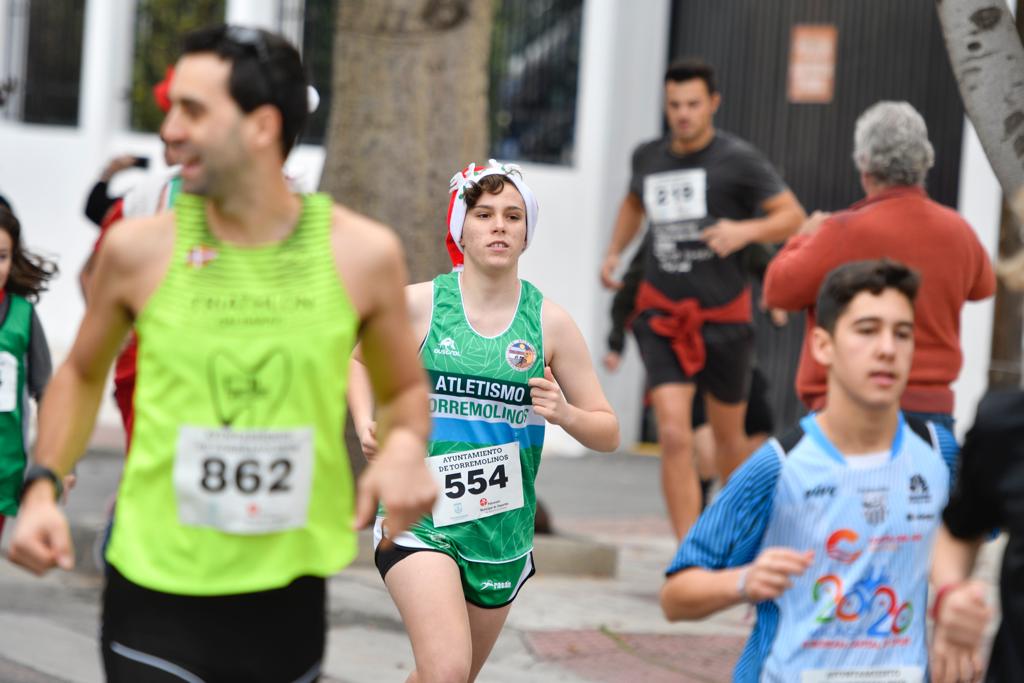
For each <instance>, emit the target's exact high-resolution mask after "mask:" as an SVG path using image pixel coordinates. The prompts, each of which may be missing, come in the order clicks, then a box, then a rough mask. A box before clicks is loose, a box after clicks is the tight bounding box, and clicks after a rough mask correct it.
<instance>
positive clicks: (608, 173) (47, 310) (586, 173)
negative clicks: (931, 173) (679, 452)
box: [0, 0, 1001, 454]
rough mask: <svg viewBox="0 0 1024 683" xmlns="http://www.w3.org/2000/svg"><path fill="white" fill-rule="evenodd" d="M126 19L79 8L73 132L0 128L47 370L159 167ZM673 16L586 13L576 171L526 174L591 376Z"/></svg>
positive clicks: (596, 8) (527, 270)
mask: <svg viewBox="0 0 1024 683" xmlns="http://www.w3.org/2000/svg"><path fill="white" fill-rule="evenodd" d="M284 2H288V0H227V4H226V17H227V20H228V21H230V22H235V23H244V24H252V25H261V26H264V27H267V28H271V29H274V30H280V29H281V26H280V25H279V24H280V19H279V18H280V17H281V16H282V12H281V5H282V3H284ZM23 3H24V0H0V46H3V47H0V82H2V81H3V80H4V78H5V76H13V77H14V78H17V77H18V74H19V73H20V72H21V71H22V70H23V69H24V68H25V64H24V52H23V51H22V49H21V48H19V45H20V44H19V42H18V41H19V40H21V41H23V40H24V26H23V23H24V18H23V17H22V18H20V19H19V18H18V14H17V12H15V9H16V7H15V6H16V5H20V4H23ZM290 4H294V2H291V3H290ZM134 7H135V3H134V0H89V1H88V2H86V3H85V22H84V32H83V45H82V67H81V87H80V96H79V116H78V125H77V126H73V127H70V126H56V125H42V124H30V123H24V122H23V121H21V120H19V119H18V118H17V117H12V116H9V115H8V117H7V118H0V194H3V195H4V196H6V197H7V198H8V199H9V200H10V201H11V202H12V204H13V205H14V207H15V209H16V210H17V212H18V215H19V217H20V219H21V221H22V224H23V226H24V233H25V237H26V242H27V244H28V245H29V246H30V247H31V248H32V249H33V250H35V251H38V252H40V253H43V254H45V255H47V256H49V257H52V258H54V259H55V260H57V262H58V263H59V265H60V267H61V276H60V278H59V279H58V280H57V281H55V282H54V283H53V285H52V287H51V290H50V291H49V292H47V293H46V294H45V295H44V296H43V298H42V300H41V303H40V304H39V307H38V311H39V314H40V317H41V319H42V321H43V325H44V327H45V329H46V332H47V335H48V337H49V342H50V346H51V349H52V351H53V355H54V360H55V362H59V361H60V360H62V359H63V357H64V356H65V355H66V353H67V351H68V349H69V347H70V345H71V343H72V341H73V339H74V335H75V332H76V330H77V327H78V324H79V322H80V319H81V316H82V312H83V301H82V296H81V293H80V292H79V288H78V283H77V273H78V270H79V268H80V267H81V265H82V263H84V261H85V259H86V258H87V256H88V255H89V253H90V252H91V250H92V247H93V243H94V241H95V238H96V235H97V231H96V228H95V226H93V225H92V224H90V223H89V222H88V221H87V220H86V219H85V217H84V216H83V213H82V208H83V206H84V203H85V198H86V195H87V193H88V190H89V188H90V187H91V186H92V184H93V183H94V182H95V180H96V179H97V177H98V176H99V173H100V171H101V169H102V167H103V166H104V165H105V163H106V161H107V160H108V159H109V158H111V157H113V156H115V155H117V154H122V153H132V154H141V155H144V156H148V157H150V158H151V159H152V160H153V163H154V167H159V163H160V159H161V145H160V143H159V141H158V139H157V138H156V136H155V135H151V134H140V133H136V132H132V131H131V130H129V127H128V103H127V99H126V97H125V92H126V91H127V89H128V87H129V83H130V78H131V74H130V67H131V64H132V59H131V53H132V49H133V42H134V41H133V31H134V21H133V19H134ZM671 9H672V8H671V3H670V2H669V0H640V1H639V2H635V3H625V2H618V1H617V0H587V1H586V2H585V3H584V10H583V25H582V45H581V54H580V72H579V80H578V83H579V85H578V95H577V104H576V126H575V131H576V132H575V140H576V143H575V152H574V161H573V163H572V164H571V165H567V166H553V165H541V164H529V163H524V164H523V166H524V171H525V174H526V177H527V179H528V181H529V182H530V185H531V187H532V188H533V189H534V191H535V193H536V194H537V196H538V199H539V202H540V204H541V207H542V219H541V225H540V229H539V230H538V232H537V236H536V240H535V244H534V245H533V246H532V248H531V249H530V250H529V251H528V252H527V254H526V256H525V257H524V259H523V262H522V268H521V270H522V276H523V277H525V278H527V279H529V280H531V281H533V282H534V283H535V284H537V285H538V286H539V287H540V288H541V290H542V291H544V292H545V293H546V294H547V295H548V296H549V297H550V298H552V299H554V300H555V301H557V302H558V303H560V304H561V305H563V306H564V307H565V308H566V309H567V310H568V311H569V312H570V313H571V315H572V316H573V317H574V318H575V320H576V321H577V323H578V324H579V326H580V328H581V329H582V330H583V332H584V335H585V337H586V339H587V342H588V344H589V346H590V349H591V354H592V356H593V357H594V361H595V365H599V360H600V357H601V355H602V354H603V353H604V350H605V336H606V334H607V328H608V308H609V304H610V295H609V294H608V293H606V292H604V291H603V290H602V289H601V288H600V286H599V283H598V268H599V265H600V263H601V260H602V255H603V252H604V249H605V247H606V245H607V242H608V239H609V236H610V234H611V229H612V224H613V221H614V218H615V214H616V211H617V209H618V205H619V202H620V201H621V199H622V197H623V194H624V192H625V191H626V187H627V183H628V179H629V158H630V153H631V151H632V148H633V147H634V146H635V145H636V144H637V143H638V142H639V141H641V140H644V139H648V138H651V137H654V136H657V135H658V134H660V132H661V130H662V121H661V91H662V83H661V79H662V74H663V71H664V68H665V66H666V62H667V55H668V54H669V45H668V42H669V31H668V29H667V26H668V24H669V22H670V17H671ZM19 55H20V56H19ZM19 60H20V61H19ZM0 116H2V114H0ZM964 127H965V135H964V142H963V152H962V161H961V171H960V177H961V183H960V201H959V209H960V211H961V212H962V213H963V214H964V216H965V217H966V218H967V220H968V221H969V222H970V223H971V224H972V225H973V226H974V227H975V229H976V230H977V231H978V233H979V236H980V237H981V240H982V242H983V243H984V244H985V245H986V247H987V248H988V249H989V252H990V254H993V253H994V250H995V244H996V236H997V234H998V222H999V203H1000V198H1001V194H1000V191H999V188H998V185H997V183H996V181H995V179H994V176H993V175H992V172H991V169H990V168H989V166H988V163H987V161H986V160H985V157H984V154H983V153H982V151H981V148H980V145H979V144H978V142H977V138H976V136H975V135H974V133H973V130H972V129H971V126H970V124H969V122H966V121H965V123H964ZM837 144H849V142H847V141H841V142H839V143H837ZM322 163H323V149H322V148H321V147H319V146H309V145H304V146H301V147H300V148H298V149H297V150H296V151H295V152H294V153H293V154H292V156H291V158H290V159H289V161H288V169H289V171H290V173H292V174H293V175H295V176H296V177H298V178H299V179H300V182H301V183H302V184H303V185H304V189H314V188H315V187H316V185H317V182H318V179H319V173H320V168H321V166H322ZM138 173H141V171H128V172H125V173H123V174H119V176H118V177H117V178H116V182H115V183H114V184H113V187H112V189H113V190H114V191H115V192H117V191H119V190H122V191H123V190H124V189H125V188H127V187H128V186H129V185H130V184H131V183H132V182H134V181H135V180H137V179H138V175H137V174H138ZM133 174H136V175H133ZM991 318H992V303H991V301H988V302H984V303H981V304H971V305H969V306H967V308H966V309H965V311H964V314H963V327H962V329H963V335H962V337H963V347H964V357H965V365H964V369H963V372H962V373H961V377H960V380H959V381H958V382H957V384H956V387H955V389H956V391H957V406H956V417H957V419H958V422H959V424H960V425H962V426H967V425H969V423H970V421H971V420H972V419H973V410H974V406H975V405H976V403H977V400H978V398H979V397H980V395H981V393H982V392H983V391H984V387H985V385H986V381H987V380H986V372H987V368H988V358H989V348H990V343H991ZM630 349H631V350H630V353H629V354H628V356H627V359H626V363H625V364H624V366H623V367H622V368H621V369H620V371H619V372H618V373H616V374H615V375H608V374H606V373H604V372H603V370H601V378H602V382H603V383H604V386H605V391H606V393H607V394H608V396H609V398H610V399H611V401H612V402H613V404H614V406H615V408H616V410H617V411H618V413H619V416H620V420H621V424H622V431H623V444H624V447H628V446H629V444H631V443H632V442H633V441H635V440H636V437H637V434H638V429H639V424H640V411H641V403H640V400H641V395H642V374H643V373H642V367H641V365H640V362H639V358H638V357H637V355H636V353H635V347H632V346H631V347H630ZM101 420H102V421H103V422H104V423H107V424H116V423H117V417H116V413H115V412H114V409H113V403H112V401H108V402H105V406H104V409H103V411H102V414H101ZM552 431H553V432H556V433H553V434H552V435H551V437H550V440H549V448H550V450H553V451H560V452H564V453H567V454H570V453H578V452H581V450H582V449H581V448H580V447H578V446H577V445H576V444H574V442H572V441H571V440H570V439H568V438H567V437H566V436H565V435H564V434H559V433H557V432H558V430H552Z"/></svg>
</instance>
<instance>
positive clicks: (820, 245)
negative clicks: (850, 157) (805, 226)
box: [764, 186, 996, 413]
mask: <svg viewBox="0 0 1024 683" xmlns="http://www.w3.org/2000/svg"><path fill="white" fill-rule="evenodd" d="M883 257H888V258H891V259H894V260H896V261H900V262H902V263H904V264H906V265H908V266H910V267H911V268H913V269H914V270H916V271H917V272H918V273H919V274H920V275H921V289H920V291H919V292H918V295H917V303H916V306H915V327H914V362H913V365H912V367H911V369H910V382H909V383H908V385H907V390H906V392H905V393H904V394H903V400H902V406H903V408H904V409H905V410H912V411H920V412H929V413H932V412H934V413H952V412H953V391H952V390H951V389H950V388H949V385H950V384H951V383H952V382H953V381H954V380H955V379H956V377H957V375H958V374H959V373H960V366H961V364H962V362H963V358H962V355H961V352H960V309H961V307H963V305H964V302H965V301H977V300H979V299H985V298H987V297H990V296H992V294H993V293H995V288H996V281H995V275H994V274H993V272H992V264H991V263H990V262H989V258H988V254H986V253H985V249H984V247H982V246H981V243H980V242H979V241H978V238H977V236H976V235H975V234H974V231H973V230H972V229H971V226H970V225H968V224H967V222H966V221H965V220H964V219H963V218H961V217H960V214H958V213H957V212H956V211H953V210H952V209H950V208H948V207H945V206H943V205H941V204H939V203H937V202H934V201H932V200H931V199H929V198H928V196H927V195H926V194H925V192H924V190H923V189H922V188H920V187H916V186H914V187H904V186H901V187H893V188H889V189H886V190H884V191H882V192H880V193H878V194H876V195H874V196H872V197H869V198H867V199H863V200H861V201H859V202H857V203H856V204H854V205H853V206H851V207H850V208H849V209H847V210H845V211H840V212H837V213H835V214H833V215H832V216H831V217H829V218H828V219H827V220H826V221H825V222H823V223H822V225H821V227H820V228H819V229H818V231H817V232H815V233H814V234H811V235H796V236H794V237H791V238H790V239H789V241H787V242H786V245H785V246H784V247H783V248H782V250H781V251H780V252H779V253H778V254H777V255H776V256H775V258H774V259H773V260H772V262H771V263H770V264H769V266H768V271H767V273H766V274H765V278H764V302H765V304H766V305H767V306H768V307H770V308H784V309H787V310H790V311H799V310H802V309H806V310H807V331H806V334H805V335H804V347H803V350H802V351H801V355H800V367H799V368H798V369H797V373H796V391H797V395H799V397H800V400H801V401H803V402H804V404H805V405H807V406H808V408H811V409H820V408H821V407H822V405H823V404H824V402H825V380H826V375H825V369H824V368H823V367H822V366H820V365H818V363H817V362H815V360H814V358H813V357H812V356H811V353H810V346H809V343H810V336H811V335H810V330H811V328H812V327H813V326H814V303H815V300H816V299H817V296H818V288H819V287H820V286H821V282H822V280H824V279H825V275H827V274H828V272H829V271H831V270H832V269H833V268H835V267H836V266H838V265H841V264H843V263H847V262H849V261H859V260H862V259H876V258H883Z"/></svg>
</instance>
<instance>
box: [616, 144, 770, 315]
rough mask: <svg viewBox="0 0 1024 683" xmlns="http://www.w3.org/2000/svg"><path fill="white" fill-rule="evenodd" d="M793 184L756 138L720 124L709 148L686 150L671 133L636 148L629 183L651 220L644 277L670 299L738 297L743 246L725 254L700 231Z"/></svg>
mask: <svg viewBox="0 0 1024 683" xmlns="http://www.w3.org/2000/svg"><path fill="white" fill-rule="evenodd" d="M785 189H786V184H785V183H784V182H783V181H782V178H781V177H780V176H779V174H778V173H777V172H776V171H775V169H774V168H773V167H772V165H771V163H770V162H769V161H768V160H767V159H765V158H764V156H763V155H762V154H761V153H760V152H759V151H757V150H756V149H755V148H754V147H753V146H752V145H750V144H749V143H747V142H745V141H743V140H741V139H740V138H737V137H736V136H734V135H731V134H729V133H726V132H723V131H716V132H715V137H714V138H712V140H711V143H710V144H709V145H708V146H707V147H705V148H704V149H702V150H700V151H697V152H694V153H692V154H687V155H684V156H679V155H678V154H675V153H673V152H672V150H671V139H670V138H668V137H665V138H660V139H657V140H652V141H650V142H646V143H644V144H642V145H640V146H639V147H637V148H636V150H635V151H634V152H633V176H632V179H631V180H630V183H629V191H630V192H632V193H633V194H635V195H637V196H638V197H639V198H640V199H641V200H642V201H643V203H644V211H645V213H646V215H647V219H648V221H649V222H650V230H651V237H652V239H649V240H648V241H647V255H646V259H645V263H644V279H645V280H646V281H647V282H649V283H650V284H651V285H653V286H654V287H655V288H656V289H658V290H659V291H661V292H662V293H663V294H665V295H666V296H668V297H669V298H670V299H673V300H679V299H687V298H696V299H697V300H698V301H699V302H700V304H701V306H702V307H705V308H709V307H713V306H720V305H722V304H726V303H728V302H730V301H732V300H733V299H735V298H736V297H737V296H738V295H739V294H740V293H741V292H742V291H743V288H744V287H746V285H747V273H746V271H745V270H744V268H743V266H742V264H741V260H740V255H739V252H737V253H735V254H731V255H730V256H728V257H727V258H724V259H723V258H719V257H718V256H716V255H715V253H714V252H713V251H711V250H710V249H709V248H708V247H707V245H705V244H704V242H702V241H701V239H700V233H701V231H702V230H703V229H704V228H706V227H708V226H709V225H713V224H714V223H715V222H716V221H718V219H720V218H729V219H732V220H744V219H747V218H752V217H754V216H755V215H757V213H758V211H759V208H760V206H761V204H762V202H764V201H765V200H766V199H768V198H770V197H774V196H775V195H777V194H779V193H780V192H782V191H784V190H785Z"/></svg>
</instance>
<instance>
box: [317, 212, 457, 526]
mask: <svg viewBox="0 0 1024 683" xmlns="http://www.w3.org/2000/svg"><path fill="white" fill-rule="evenodd" d="M332 246H333V248H334V256H335V260H336V262H337V264H338V272H339V275H340V277H341V278H342V281H343V282H344V284H345V288H346V291H347V292H348V294H349V297H350V299H351V300H352V302H353V304H354V305H355V307H356V310H357V311H358V313H359V316H360V319H361V321H362V327H361V340H362V358H363V359H364V361H365V365H366V368H367V371H368V373H369V379H370V384H371V385H372V387H373V394H374V398H375V400H376V405H377V422H378V428H377V435H378V437H379V450H378V453H377V456H376V458H375V459H374V460H373V462H372V463H371V464H370V466H369V467H368V468H367V469H366V471H365V472H364V473H363V476H362V477H361V478H360V481H359V491H358V498H357V502H356V524H357V525H358V526H365V525H366V524H369V523H370V522H371V521H372V519H373V516H374V512H375V511H376V504H377V502H378V501H380V502H382V503H383V504H384V505H385V506H386V507H387V508H388V519H389V532H390V533H392V534H395V533H398V532H399V531H401V530H404V529H405V528H407V527H408V526H409V524H411V523H412V522H414V521H416V520H417V519H418V518H419V516H420V515H422V514H423V513H425V512H427V511H429V510H430V508H431V506H432V505H433V502H434V497H435V495H436V492H437V491H436V487H435V486H434V483H433V479H432V478H431V477H430V473H429V472H428V471H427V468H426V465H425V463H424V458H425V456H426V440H427V436H428V435H429V432H430V416H429V413H428V411H427V383H426V381H425V375H424V373H423V370H422V368H421V367H420V363H419V358H418V357H417V355H416V342H415V339H414V335H413V332H412V329H411V327H410V325H409V315H408V312H407V308H406V303H405V297H404V295H403V287H404V285H405V281H406V271H405V264H404V260H403V259H404V255H403V253H402V248H401V245H400V244H399V242H398V240H397V238H396V237H395V236H394V234H393V233H392V232H391V231H390V230H388V229H387V228H384V227H383V226H381V225H379V224H377V223H374V222H373V221H370V220H369V219H367V218H364V217H362V216H359V215H357V214H355V213H354V212H351V211H349V210H347V209H344V208H342V207H336V208H335V215H334V230H333V232H332Z"/></svg>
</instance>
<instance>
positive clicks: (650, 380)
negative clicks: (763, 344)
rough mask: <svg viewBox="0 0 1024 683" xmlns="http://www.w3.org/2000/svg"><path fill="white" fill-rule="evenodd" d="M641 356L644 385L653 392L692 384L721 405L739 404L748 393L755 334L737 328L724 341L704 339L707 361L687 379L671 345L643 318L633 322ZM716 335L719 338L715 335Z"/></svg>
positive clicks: (749, 330)
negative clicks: (661, 388) (667, 387)
mask: <svg viewBox="0 0 1024 683" xmlns="http://www.w3.org/2000/svg"><path fill="white" fill-rule="evenodd" d="M633 335H634V336H635V337H636V343H637V346H638V347H639V348H640V356H641V358H643V361H644V368H645V369H646V370H647V386H648V387H649V388H650V389H654V388H656V387H657V386H659V385H661V384H693V383H694V382H696V384H697V387H698V388H699V389H700V390H701V391H706V392H707V393H709V394H711V395H712V396H714V397H715V398H717V399H718V400H719V401H721V402H722V403H740V402H741V401H745V400H747V396H748V395H749V393H750V369H751V366H752V364H753V359H754V333H753V330H752V329H742V328H740V329H739V331H738V333H736V334H731V335H729V336H728V337H726V338H721V339H714V338H713V339H710V340H709V339H708V335H707V334H705V336H704V340H705V343H704V347H705V349H706V350H707V358H706V360H705V363H704V368H703V369H701V370H700V371H699V372H698V373H697V374H696V375H694V376H689V375H687V374H686V373H685V372H684V371H683V368H682V366H681V365H680V364H679V359H678V358H677V357H676V353H675V351H673V350H672V345H671V342H670V341H669V339H668V338H667V337H662V336H661V335H659V334H657V333H656V332H654V331H653V330H651V328H650V325H649V324H648V318H647V317H646V316H643V315H641V316H639V317H637V319H636V320H635V321H634V322H633ZM716 336H718V335H716Z"/></svg>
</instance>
